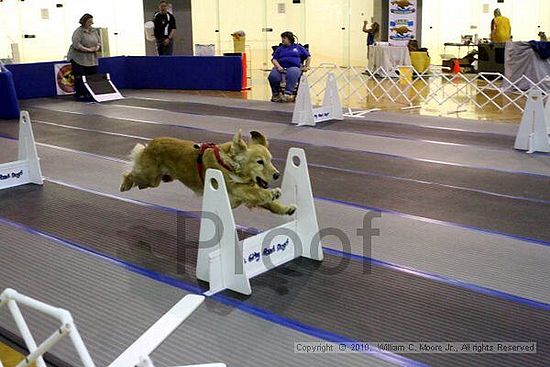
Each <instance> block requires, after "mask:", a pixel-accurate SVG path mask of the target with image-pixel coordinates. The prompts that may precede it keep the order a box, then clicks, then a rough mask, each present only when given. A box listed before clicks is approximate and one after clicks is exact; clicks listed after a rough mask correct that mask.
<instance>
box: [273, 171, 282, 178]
mask: <svg viewBox="0 0 550 367" xmlns="http://www.w3.org/2000/svg"><path fill="white" fill-rule="evenodd" d="M279 177H281V174H280V173H279V172H275V173H274V174H273V179H274V180H276V179H278V178H279Z"/></svg>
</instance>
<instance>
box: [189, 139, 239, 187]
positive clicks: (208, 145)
mask: <svg viewBox="0 0 550 367" xmlns="http://www.w3.org/2000/svg"><path fill="white" fill-rule="evenodd" d="M207 149H213V150H214V156H215V157H216V161H217V162H218V164H219V165H220V166H222V167H223V168H225V169H226V170H228V171H229V172H233V169H232V168H231V167H229V166H228V165H227V164H225V162H224V161H223V159H222V157H221V155H220V148H218V146H217V145H216V144H214V143H202V144H201V145H200V150H199V155H198V156H197V170H198V172H199V177H200V178H201V181H202V182H203V183H204V163H203V161H202V156H203V155H204V152H206V150H207Z"/></svg>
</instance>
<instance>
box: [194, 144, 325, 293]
mask: <svg viewBox="0 0 550 367" xmlns="http://www.w3.org/2000/svg"><path fill="white" fill-rule="evenodd" d="M281 186H282V192H283V194H282V196H281V198H280V200H281V202H283V203H285V204H290V203H296V205H297V207H298V209H297V210H296V213H295V214H294V215H293V219H292V220H291V221H289V222H288V223H285V224H283V225H281V226H278V227H275V228H272V229H270V230H267V231H265V232H262V233H259V234H257V235H255V236H253V237H249V238H246V239H245V240H243V241H239V240H238V237H237V229H236V226H235V219H234V217H233V212H232V210H231V206H230V204H229V196H228V194H227V189H226V186H225V181H224V178H223V175H222V173H221V172H220V171H218V170H208V171H207V172H206V178H205V183H204V198H203V205H202V212H203V214H202V218H201V228H200V238H199V252H198V258H197V271H196V273H197V278H198V279H200V280H203V281H206V282H209V283H210V290H209V291H208V292H206V293H205V295H207V296H211V295H213V294H216V293H218V292H221V291H223V290H225V289H230V290H233V291H235V292H238V293H242V294H246V295H249V294H251V293H252V288H251V287H250V279H251V278H253V277H255V276H257V275H260V274H262V273H265V272H266V271H268V270H270V269H273V268H275V267H277V266H280V265H282V264H284V263H286V262H289V261H291V260H293V259H296V258H298V257H300V256H303V257H307V258H310V259H314V260H319V261H321V260H323V250H322V247H321V242H320V240H319V225H318V222H317V214H316V213H315V204H314V201H313V193H312V190H311V183H310V180H309V173H308V170H307V161H306V156H305V152H304V151H303V150H302V149H298V148H291V149H290V150H289V151H288V156H287V162H286V168H285V172H284V176H283V183H282V185H281Z"/></svg>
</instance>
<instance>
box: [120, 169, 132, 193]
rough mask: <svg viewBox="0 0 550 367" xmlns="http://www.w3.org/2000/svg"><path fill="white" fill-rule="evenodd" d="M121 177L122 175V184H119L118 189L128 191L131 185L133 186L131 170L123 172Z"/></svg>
mask: <svg viewBox="0 0 550 367" xmlns="http://www.w3.org/2000/svg"><path fill="white" fill-rule="evenodd" d="M122 177H123V179H122V184H120V191H122V192H124V191H128V190H130V189H131V188H132V187H134V180H133V175H132V172H130V173H124V174H123V175H122Z"/></svg>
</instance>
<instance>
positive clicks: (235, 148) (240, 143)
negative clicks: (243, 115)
mask: <svg viewBox="0 0 550 367" xmlns="http://www.w3.org/2000/svg"><path fill="white" fill-rule="evenodd" d="M246 149H247V146H246V143H245V142H244V140H243V137H242V131H241V129H239V131H237V133H236V134H235V136H234V137H233V141H232V142H231V155H233V156H236V155H237V154H239V153H242V152H244V151H246Z"/></svg>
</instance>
